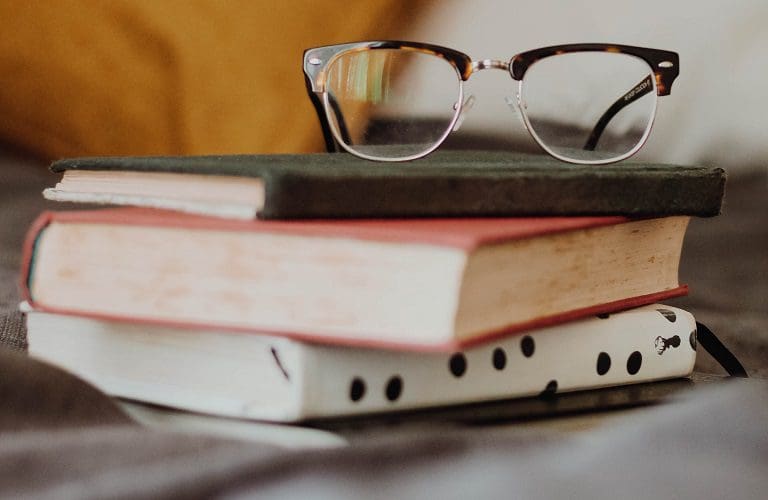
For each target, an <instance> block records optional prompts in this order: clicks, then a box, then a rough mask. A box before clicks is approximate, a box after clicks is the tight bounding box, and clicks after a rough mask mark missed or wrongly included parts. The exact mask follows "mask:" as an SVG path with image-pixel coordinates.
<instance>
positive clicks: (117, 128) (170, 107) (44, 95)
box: [0, 0, 420, 158]
mask: <svg viewBox="0 0 768 500" xmlns="http://www.w3.org/2000/svg"><path fill="white" fill-rule="evenodd" d="M419 9H420V6H419V3H418V2H397V1H394V0H364V1H348V0H328V1H323V2H318V1H312V0H298V1H291V2H255V1H247V0H228V1H226V2H224V1H180V0H178V1H166V0H163V1H152V0H149V1H137V0H112V1H109V2H105V1H101V0H50V1H28V2H0V19H3V24H4V26H5V27H6V29H5V30H4V33H3V36H2V37H0V137H2V138H3V139H4V140H5V141H7V142H13V143H16V144H19V145H21V146H23V147H26V148H28V149H31V150H33V151H35V152H37V153H39V154H40V155H41V156H45V157H49V158H55V157H63V156H79V155H143V154H210V153H264V152H303V151H311V150H320V149H321V148H322V137H321V133H320V129H319V126H318V124H317V118H316V116H315V113H314V109H313V108H312V106H311V104H310V101H309V99H308V98H307V97H306V91H305V88H304V78H303V73H302V69H301V55H302V51H303V50H304V49H305V48H307V47H311V46H317V45H325V44H330V43H338V42H344V41H352V40H361V39H379V38H391V37H392V36H391V35H392V34H393V33H395V34H396V33H399V32H400V31H401V29H402V28H403V27H404V24H405V23H406V22H407V21H408V20H410V19H413V17H414V15H415V13H416V12H417V10H419ZM388 35H389V36H388Z"/></svg>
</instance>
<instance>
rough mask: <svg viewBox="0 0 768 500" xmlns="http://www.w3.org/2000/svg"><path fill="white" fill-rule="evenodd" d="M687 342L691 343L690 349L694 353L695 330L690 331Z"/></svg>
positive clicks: (695, 343)
mask: <svg viewBox="0 0 768 500" xmlns="http://www.w3.org/2000/svg"><path fill="white" fill-rule="evenodd" d="M688 342H690V343H691V349H693V350H694V351H695V350H696V347H697V346H698V342H697V341H696V330H694V331H692V332H691V334H690V335H689V336H688Z"/></svg>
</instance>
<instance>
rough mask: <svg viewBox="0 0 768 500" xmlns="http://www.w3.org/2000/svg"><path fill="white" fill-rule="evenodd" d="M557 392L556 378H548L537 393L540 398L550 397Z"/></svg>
mask: <svg viewBox="0 0 768 500" xmlns="http://www.w3.org/2000/svg"><path fill="white" fill-rule="evenodd" d="M556 392H557V380H550V381H549V383H548V384H547V386H546V387H545V388H544V390H543V391H541V393H540V394H539V397H542V398H551V397H552V396H554V395H555V393H556Z"/></svg>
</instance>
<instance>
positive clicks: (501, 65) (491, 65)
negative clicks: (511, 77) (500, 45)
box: [471, 59, 509, 73]
mask: <svg viewBox="0 0 768 500" xmlns="http://www.w3.org/2000/svg"><path fill="white" fill-rule="evenodd" d="M471 68H472V73H475V72H477V71H482V70H484V69H502V70H504V71H509V62H507V61H500V60H498V59H483V60H481V61H472V65H471Z"/></svg>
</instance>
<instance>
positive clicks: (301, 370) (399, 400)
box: [27, 304, 696, 421]
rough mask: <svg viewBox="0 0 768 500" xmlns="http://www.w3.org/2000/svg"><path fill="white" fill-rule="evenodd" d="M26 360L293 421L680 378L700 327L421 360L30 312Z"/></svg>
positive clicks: (603, 329) (137, 394) (182, 401)
mask: <svg viewBox="0 0 768 500" xmlns="http://www.w3.org/2000/svg"><path fill="white" fill-rule="evenodd" d="M27 328H28V340H29V352H30V354H31V355H33V356H36V357H38V358H41V359H43V360H46V361H48V362H51V363H53V364H56V365H58V366H60V367H63V368H64V369H66V370H68V371H70V372H73V373H74V374H76V375H78V376H80V377H82V378H83V379H85V380H86V381H88V382H90V383H92V384H93V385H95V386H97V387H99V388H100V389H101V390H103V391H104V392H106V393H108V394H111V395H114V396H119V397H123V398H128V399H134V400H138V401H144V402H149V403H155V404H159V405H164V406H170V407H175V408H181V409H186V410H192V411H197V412H202V413H210V414H215V415H223V416H230V417H238V418H249V419H261V420H272V421H298V420H302V419H307V418H314V417H326V416H342V415H352V414H364V413H374V412H383V411H397V410H405V409H415V408H424V407H433V406H441V405H453V404H460V403H468V402H478V401H488V400H497V399H509V398H515V397H524V396H532V395H538V394H541V393H547V392H549V393H552V392H557V393H561V392H568V391H575V390H581V389H592V388H600V387H609V386H615V385H622V384H632V383H639V382H649V381H654V380H661V379H667V378H675V377H682V376H687V375H689V374H690V373H691V371H692V370H693V365H694V362H695V359H696V323H695V320H694V318H693V316H692V315H691V314H690V313H688V312H686V311H683V310H681V309H678V308H674V307H670V306H666V305H661V304H655V305H650V306H644V307H640V308H637V309H631V310H627V311H623V312H619V313H614V314H611V315H607V316H605V317H591V318H587V319H583V320H579V321H574V322H570V323H566V324H560V325H556V326H553V327H548V328H542V329H538V330H535V331H530V332H527V333H523V334H517V335H512V336H508V337H506V338H502V339H498V340H495V341H491V342H488V343H485V344H482V345H478V346H476V347H473V348H471V349H468V350H466V351H462V352H448V353H434V352H430V353H423V352H413V351H396V350H380V349H371V348H360V347H344V346H329V345H320V344H310V343H304V342H299V341H295V340H290V339H287V338H284V337H274V336H267V335H260V334H253V333H242V332H228V331H215V330H194V329H189V330H187V329H181V328H171V327H165V326H157V325H150V324H138V323H120V322H114V321H107V320H99V319H93V318H83V317H77V316H66V315H57V314H51V313H43V312H36V311H30V312H28V314H27Z"/></svg>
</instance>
